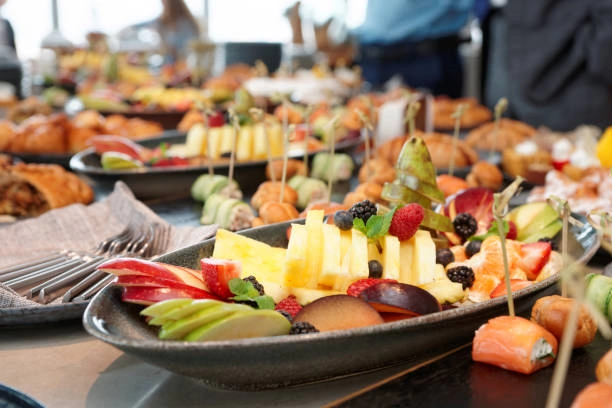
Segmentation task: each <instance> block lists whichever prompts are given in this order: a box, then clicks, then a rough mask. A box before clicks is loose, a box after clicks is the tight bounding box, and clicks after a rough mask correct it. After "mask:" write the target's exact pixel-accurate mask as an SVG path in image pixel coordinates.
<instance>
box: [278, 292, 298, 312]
mask: <svg viewBox="0 0 612 408" xmlns="http://www.w3.org/2000/svg"><path fill="white" fill-rule="evenodd" d="M274 310H279V311H280V310H283V311H285V312H287V313H289V314H290V315H291V317H295V315H296V314H298V312H299V311H300V310H302V305H300V304H299V303H298V301H297V298H296V297H295V296H293V295H289V296H287V297H286V298H284V299H283V300H281V301H280V302H278V303H277V304H276V306H274Z"/></svg>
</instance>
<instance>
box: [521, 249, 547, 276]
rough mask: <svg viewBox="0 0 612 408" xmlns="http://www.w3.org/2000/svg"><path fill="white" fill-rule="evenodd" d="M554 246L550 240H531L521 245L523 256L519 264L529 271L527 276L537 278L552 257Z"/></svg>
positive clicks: (526, 271)
mask: <svg viewBox="0 0 612 408" xmlns="http://www.w3.org/2000/svg"><path fill="white" fill-rule="evenodd" d="M551 252H552V246H551V245H550V243H549V242H531V243H528V244H523V245H521V255H522V256H521V257H520V258H519V260H518V266H519V267H520V268H521V269H522V270H524V271H525V273H527V278H528V279H530V280H533V279H535V278H537V276H538V274H539V273H540V272H541V271H542V268H543V267H544V265H546V263H547V262H548V260H549V259H550V253H551Z"/></svg>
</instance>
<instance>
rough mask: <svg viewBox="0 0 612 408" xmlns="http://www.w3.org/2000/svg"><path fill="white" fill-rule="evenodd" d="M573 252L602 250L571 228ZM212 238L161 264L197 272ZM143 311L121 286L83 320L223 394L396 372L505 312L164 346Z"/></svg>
mask: <svg viewBox="0 0 612 408" xmlns="http://www.w3.org/2000/svg"><path fill="white" fill-rule="evenodd" d="M288 225H289V223H283V224H276V225H271V226H264V227H259V228H254V229H251V230H247V231H244V232H243V233H242V234H244V235H246V236H249V237H252V238H255V239H258V240H260V241H264V242H267V243H269V244H271V245H274V246H283V247H284V246H286V245H287V239H286V229H287V226H288ZM571 235H572V239H570V240H569V241H571V244H570V245H569V248H570V252H571V254H572V255H574V256H575V257H576V258H578V259H579V260H580V262H582V263H586V262H587V261H588V260H589V259H590V258H591V256H592V255H593V254H594V252H595V251H596V250H597V248H598V246H599V239H598V235H597V233H596V231H595V230H594V229H593V228H592V227H591V226H590V225H588V224H585V225H584V226H583V227H581V228H575V227H574V228H573V229H572V234H571ZM214 244H215V242H214V239H210V240H207V241H204V242H202V243H199V244H196V245H192V246H189V247H186V248H183V249H180V250H177V251H175V252H172V253H169V254H166V255H164V256H161V257H159V258H157V260H158V261H161V262H166V263H170V264H175V265H182V266H187V267H191V268H196V269H199V260H200V259H201V258H203V257H207V256H210V255H211V254H212V251H213V248H214ZM558 279H559V277H558V276H552V277H550V278H548V279H546V280H544V281H542V282H539V283H536V284H534V285H531V286H530V287H528V288H526V289H522V290H520V291H518V292H517V293H516V297H515V308H516V311H517V313H518V314H522V315H526V314H528V313H529V311H530V309H531V307H532V305H533V303H534V302H535V300H536V299H537V298H539V297H541V296H545V295H549V294H552V293H554V292H556V290H557V285H556V284H557V281H558ZM140 310H142V306H138V305H134V304H128V303H124V302H122V301H121V288H118V287H114V286H109V287H107V288H105V289H104V290H103V291H102V292H100V293H99V294H98V295H96V296H95V298H94V299H93V300H92V301H91V302H90V304H89V305H88V307H87V309H86V310H85V313H84V315H83V324H84V326H85V329H86V330H87V331H88V332H89V333H90V334H92V335H93V336H95V337H97V338H99V339H100V340H103V341H105V342H107V343H109V344H111V345H113V346H115V347H117V348H119V349H121V350H122V351H124V352H125V353H127V354H130V355H133V356H136V357H139V358H141V359H142V360H144V361H146V362H148V363H151V364H154V365H157V366H159V367H163V368H165V369H168V370H170V371H172V372H175V373H177V374H182V375H186V376H191V377H197V378H200V379H202V380H204V381H205V382H207V383H209V384H211V385H214V386H218V387H223V388H231V389H244V390H256V389H265V388H275V387H284V386H290V385H298V384H304V383H309V382H315V381H323V380H329V379H333V378H338V377H342V376H347V375H352V374H358V373H363V372H366V371H370V370H374V369H379V368H382V367H387V366H391V365H394V364H397V363H400V362H403V361H406V360H409V359H411V358H414V357H415V356H418V355H419V354H421V353H424V352H430V351H432V350H440V351H442V350H449V349H450V348H451V347H453V346H456V345H459V344H462V343H465V342H468V341H470V340H471V338H472V337H473V335H474V330H476V328H478V327H479V326H480V325H481V324H483V323H484V322H486V321H487V320H488V319H490V318H491V317H493V316H497V315H501V314H505V313H508V311H507V303H506V300H505V299H504V298H497V299H493V300H490V301H487V302H483V303H480V304H474V305H470V306H465V307H461V308H457V309H452V310H446V311H443V312H440V313H435V314H430V315H425V316H420V317H416V318H412V319H408V320H402V321H397V322H392V323H384V324H380V325H377V326H370V327H365V328H358V329H351V330H340V331H333V332H325V333H313V334H307V335H301V336H278V337H265V338H257V339H247V340H233V341H214V342H202V343H191V342H182V341H162V340H159V339H158V338H157V336H156V332H155V330H154V329H152V328H151V327H149V326H148V325H147V324H146V323H145V321H144V319H142V318H141V317H140V316H139V315H138V313H139V311H140Z"/></svg>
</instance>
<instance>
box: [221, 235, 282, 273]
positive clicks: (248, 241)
mask: <svg viewBox="0 0 612 408" xmlns="http://www.w3.org/2000/svg"><path fill="white" fill-rule="evenodd" d="M286 252H287V250H286V249H285V248H276V247H273V246H270V245H268V244H266V243H263V242H260V241H257V240H255V239H252V238H249V237H245V236H243V235H238V234H236V233H234V232H231V231H228V230H225V229H218V230H217V235H216V241H215V248H214V250H213V254H212V257H213V258H218V259H230V260H236V261H240V263H241V264H242V272H241V274H240V276H241V277H243V278H244V277H247V276H250V275H253V276H255V277H256V278H257V280H258V281H259V282H262V281H266V282H277V283H279V284H280V283H283V282H284V281H285V276H284V275H285V258H286Z"/></svg>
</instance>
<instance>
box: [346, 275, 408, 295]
mask: <svg viewBox="0 0 612 408" xmlns="http://www.w3.org/2000/svg"><path fill="white" fill-rule="evenodd" d="M382 282H390V283H396V282H397V281H396V280H395V279H381V278H362V279H358V280H356V281H355V282H353V283H351V284H350V285H349V287H348V289H346V294H347V295H349V296H355V297H359V294H360V293H361V291H363V290H365V289H367V288H369V287H370V286H374V285H376V284H377V283H382Z"/></svg>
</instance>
